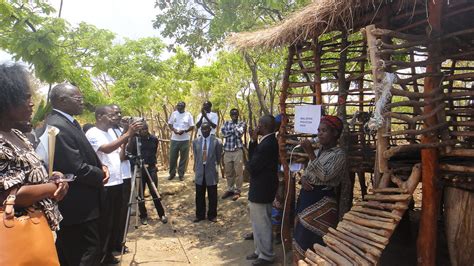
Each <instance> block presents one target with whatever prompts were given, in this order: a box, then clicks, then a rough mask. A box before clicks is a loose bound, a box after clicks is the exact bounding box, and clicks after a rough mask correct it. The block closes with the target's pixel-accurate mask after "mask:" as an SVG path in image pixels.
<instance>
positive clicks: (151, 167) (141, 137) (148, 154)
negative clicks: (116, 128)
mask: <svg viewBox="0 0 474 266" xmlns="http://www.w3.org/2000/svg"><path fill="white" fill-rule="evenodd" d="M137 137H138V141H139V142H140V144H141V145H140V154H141V158H136V159H143V169H142V172H141V173H140V174H141V179H142V180H141V182H142V187H143V189H144V188H145V185H146V186H148V190H149V191H150V195H151V196H152V198H153V203H154V204H155V208H156V212H158V216H159V217H160V221H161V222H162V223H164V224H165V223H167V222H168V218H167V217H166V215H165V210H164V208H163V205H162V204H161V199H160V195H159V194H158V193H157V192H158V191H156V190H155V188H157V187H158V176H157V172H158V169H157V168H156V152H157V151H158V138H157V137H155V136H154V135H152V134H150V132H149V131H148V125H147V124H146V122H144V123H143V128H142V129H140V131H139V132H138V136H137ZM128 151H129V152H130V153H131V154H132V155H134V156H135V157H136V156H137V155H138V151H137V141H131V142H130V144H129V146H128ZM145 168H146V169H145ZM147 172H148V173H147ZM148 174H149V176H148ZM151 182H153V184H152V183H151ZM153 185H154V187H153ZM141 192H143V190H142V191H141ZM139 196H140V198H142V199H143V195H139ZM138 209H139V211H140V222H141V223H142V224H143V225H147V224H148V213H147V210H146V207H145V202H143V201H142V202H140V203H138Z"/></svg>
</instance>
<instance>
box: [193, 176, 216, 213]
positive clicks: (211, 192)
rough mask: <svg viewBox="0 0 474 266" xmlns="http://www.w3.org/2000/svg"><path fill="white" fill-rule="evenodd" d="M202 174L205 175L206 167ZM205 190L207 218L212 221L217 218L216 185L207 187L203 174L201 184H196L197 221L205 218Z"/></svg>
mask: <svg viewBox="0 0 474 266" xmlns="http://www.w3.org/2000/svg"><path fill="white" fill-rule="evenodd" d="M204 173H206V167H204ZM206 190H207V200H208V202H209V209H208V211H207V218H208V219H213V218H216V217H217V185H214V186H207V185H206V175H205V174H204V176H203V179H202V184H201V185H198V184H196V218H198V219H204V218H205V217H206V216H205V215H206Z"/></svg>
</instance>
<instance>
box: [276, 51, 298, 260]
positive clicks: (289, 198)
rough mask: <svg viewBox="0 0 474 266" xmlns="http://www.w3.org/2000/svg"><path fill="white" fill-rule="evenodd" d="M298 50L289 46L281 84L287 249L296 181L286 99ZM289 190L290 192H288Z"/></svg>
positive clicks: (281, 126)
mask: <svg viewBox="0 0 474 266" xmlns="http://www.w3.org/2000/svg"><path fill="white" fill-rule="evenodd" d="M295 52H296V47H295V46H290V47H289V48H288V59H287V62H286V67H285V72H284V76H283V81H282V86H281V94H280V112H281V113H282V115H283V117H282V120H281V125H280V129H279V134H278V146H279V155H280V163H281V164H282V166H283V172H284V178H285V195H286V197H285V199H286V200H285V207H284V208H285V210H286V211H285V213H284V216H283V221H282V222H283V224H282V226H283V228H282V231H283V232H282V233H283V234H282V237H283V242H284V244H285V247H286V250H289V248H291V243H292V239H291V228H292V219H291V217H290V213H291V208H292V206H293V204H292V202H293V198H294V187H295V183H294V181H293V179H292V178H291V174H290V168H289V166H288V162H287V160H286V157H287V156H286V155H287V152H286V140H285V138H286V134H287V132H286V126H287V124H288V116H287V115H286V99H287V97H288V88H289V83H290V73H291V66H292V65H293V58H294V55H295ZM287 192H288V193H287ZM285 252H286V251H285Z"/></svg>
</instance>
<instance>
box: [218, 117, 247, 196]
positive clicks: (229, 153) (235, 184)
mask: <svg viewBox="0 0 474 266" xmlns="http://www.w3.org/2000/svg"><path fill="white" fill-rule="evenodd" d="M230 118H231V121H226V122H225V123H224V125H223V126H222V128H221V133H222V138H223V139H224V168H225V176H226V179H227V191H226V192H225V193H224V195H223V196H222V199H226V198H228V197H230V196H233V197H232V200H234V201H235V200H237V199H239V198H240V191H241V189H242V181H243V170H244V159H243V150H242V149H243V143H242V136H243V135H244V134H245V131H246V129H247V126H246V125H245V123H244V122H242V121H239V110H237V109H235V108H233V109H231V110H230Z"/></svg>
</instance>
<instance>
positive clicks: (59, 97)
mask: <svg viewBox="0 0 474 266" xmlns="http://www.w3.org/2000/svg"><path fill="white" fill-rule="evenodd" d="M49 99H50V101H51V105H52V106H53V108H54V109H58V110H60V111H63V112H65V113H67V114H69V115H80V114H82V111H83V109H84V102H83V97H82V94H81V92H80V91H79V89H78V88H77V87H76V86H74V85H72V84H70V83H60V84H58V85H56V86H54V87H53V88H52V89H51V92H50V94H49Z"/></svg>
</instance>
